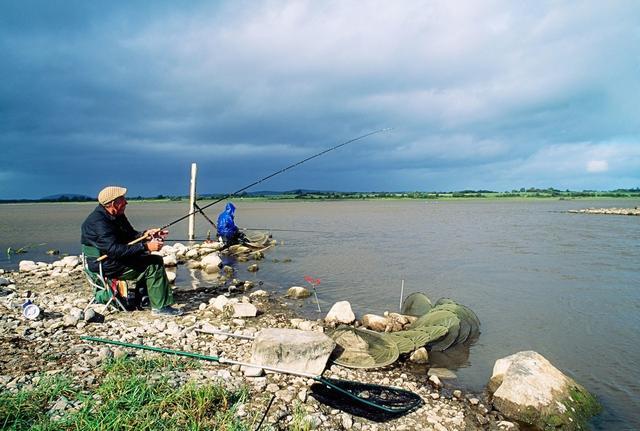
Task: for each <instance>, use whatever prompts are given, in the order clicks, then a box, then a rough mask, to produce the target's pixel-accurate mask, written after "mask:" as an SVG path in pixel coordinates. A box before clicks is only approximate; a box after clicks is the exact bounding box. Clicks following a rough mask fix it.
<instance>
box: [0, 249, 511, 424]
mask: <svg viewBox="0 0 640 431" xmlns="http://www.w3.org/2000/svg"><path fill="white" fill-rule="evenodd" d="M204 269H206V268H204ZM233 285H234V286H236V287H237V289H236V293H235V294H234V295H232V296H231V297H230V298H227V297H226V296H222V295H220V293H221V292H220V291H217V292H216V291H215V289H213V290H212V289H201V290H193V289H192V290H182V289H179V288H177V289H175V290H174V295H175V297H176V303H177V305H178V306H179V307H180V308H182V309H183V310H184V311H185V314H184V315H183V316H181V317H178V318H158V317H156V316H154V315H152V314H151V313H150V312H149V311H135V312H128V313H125V312H119V313H112V312H106V313H104V314H103V310H102V309H103V306H102V305H95V304H94V305H91V306H90V307H88V308H86V307H87V305H88V304H89V301H90V299H91V297H92V291H91V289H90V288H89V286H88V284H87V283H86V282H85V280H84V275H83V272H82V267H81V265H80V263H79V261H78V258H77V257H74V256H71V257H66V258H64V259H63V260H61V261H58V262H56V263H54V264H44V263H37V264H34V265H31V264H29V265H25V266H24V267H23V270H22V271H20V272H12V273H4V271H2V273H0V310H2V311H1V313H0V352H1V353H0V389H2V390H8V391H14V392H15V391H18V390H20V389H24V388H30V387H32V386H33V385H34V384H35V383H36V382H37V381H38V380H39V379H41V378H42V376H43V375H49V374H58V373H66V374H68V375H70V376H72V379H73V381H74V382H75V383H76V384H78V385H79V386H81V387H84V388H86V389H87V390H91V388H92V387H94V386H95V385H96V384H97V382H98V380H99V379H100V376H101V373H102V371H101V364H103V363H104V362H105V361H108V360H109V359H110V358H112V357H121V356H124V355H132V356H146V355H152V356H153V355H158V354H156V353H149V352H144V351H139V350H131V349H126V348H121V347H113V346H106V345H99V344H94V343H88V342H85V341H83V340H81V339H80V337H81V336H85V335H86V336H94V337H101V338H107V339H111V340H118V341H123V342H129V343H140V344H145V345H149V346H156V347H164V348H169V349H175V350H182V351H189V352H195V353H200V354H205V355H214V356H222V357H225V358H228V359H233V360H237V361H243V362H249V361H250V352H251V340H246V339H240V338H235V337H229V336H226V335H210V334H203V333H201V332H199V331H198V330H199V329H202V328H214V329H217V330H221V331H224V332H231V333H235V334H238V335H245V336H246V335H249V336H251V335H253V334H255V333H257V332H258V331H260V330H261V329H263V328H298V329H303V330H312V331H321V332H322V331H324V330H325V327H324V323H323V321H308V320H304V319H300V318H299V317H298V316H296V315H295V313H294V312H292V311H291V310H290V309H289V308H288V307H287V304H286V303H285V300H284V298H283V297H280V296H278V294H277V293H276V292H275V291H272V292H266V291H264V290H254V289H255V288H253V286H252V284H251V283H243V282H242V281H240V280H233ZM282 290H286V287H283V289H282ZM226 291H227V290H226V289H225V292H226ZM221 296H222V298H224V299H222V298H221ZM227 296H228V295H227ZM27 299H30V300H31V301H33V303H34V304H37V305H38V306H39V307H40V309H41V315H40V317H39V318H38V319H36V320H29V319H26V318H25V317H24V316H23V314H22V304H23V303H24V302H25V301H26V300H27ZM233 304H247V305H248V304H251V305H252V306H254V307H255V310H257V313H248V315H247V316H244V317H243V316H242V313H241V312H240V314H238V313H235V312H234V310H235V309H236V308H234V307H229V305H233ZM85 308H86V310H85ZM242 308H243V307H237V309H242ZM230 311H231V312H230ZM251 314H257V315H256V316H255V317H249V316H251ZM201 362H202V366H200V367H198V368H196V369H187V370H175V371H168V373H169V374H170V375H168V376H167V377H168V378H169V380H170V382H171V383H172V384H174V385H176V386H180V385H184V384H186V383H187V382H195V383H196V384H198V383H200V384H204V383H212V382H218V383H220V384H221V385H224V386H225V387H229V388H237V387H239V386H242V385H246V386H247V387H248V389H249V393H250V397H249V398H248V400H247V401H246V402H245V404H243V405H242V406H241V407H240V408H239V409H238V410H237V412H236V415H237V416H238V417H241V418H247V419H249V418H250V417H253V418H254V421H255V417H256V416H262V415H263V414H265V412H266V420H265V424H264V425H263V428H262V429H291V428H292V426H293V424H292V421H293V420H294V410H295V409H298V411H300V409H302V410H301V411H302V412H303V414H304V420H305V421H306V423H307V424H308V425H309V427H310V429H321V430H339V429H356V430H439V431H444V430H477V429H491V430H507V429H511V430H514V429H518V428H519V427H518V425H517V424H516V423H514V422H511V421H508V420H506V419H505V417H503V415H502V414H501V413H499V412H498V411H495V410H492V408H491V405H490V404H489V403H488V401H487V399H486V396H485V395H484V394H473V393H464V392H463V391H461V390H459V389H455V388H453V387H451V386H449V383H448V381H447V380H446V379H445V377H447V376H446V374H447V373H443V374H441V378H438V377H437V372H436V373H433V372H432V373H430V374H435V376H431V377H430V376H429V375H427V373H426V372H424V371H425V370H426V369H423V370H422V372H420V373H413V372H411V371H410V367H408V366H407V365H406V364H405V363H403V362H402V361H399V362H398V363H396V364H394V365H392V366H388V367H385V368H382V369H376V370H353V369H348V368H343V367H340V366H337V365H331V366H329V367H328V369H327V370H326V371H325V374H324V376H325V377H335V378H340V379H347V380H354V381H358V382H364V383H375V384H382V385H389V386H397V387H401V388H404V389H407V390H410V391H412V392H415V393H417V394H419V395H420V397H421V398H422V399H423V401H424V404H423V405H422V406H421V407H419V408H417V409H416V410H414V411H412V412H410V413H408V414H406V415H404V416H401V417H399V418H395V419H391V420H389V421H386V422H375V421H372V420H369V419H366V418H362V417H358V416H355V415H351V414H348V413H345V412H343V411H341V410H338V409H335V408H331V407H329V406H327V405H325V404H322V403H320V402H319V401H317V400H316V399H315V398H314V397H313V394H312V391H311V390H310V385H311V384H312V383H314V381H313V380H310V379H306V378H301V377H295V376H289V375H283V374H271V373H269V374H267V375H266V376H259V377H248V376H246V375H245V374H244V373H243V372H242V370H241V369H240V366H237V365H233V366H228V365H220V364H218V363H215V362H205V361H201ZM433 371H434V372H435V371H437V370H433ZM445 371H447V370H445ZM443 382H444V384H443ZM271 398H273V400H271ZM270 401H272V402H271V404H270ZM76 404H77V403H73V402H67V401H65V400H59V402H57V403H55V405H53V406H50V410H49V414H51V415H52V416H55V417H63V416H64V415H65V412H69V411H74V410H77V409H79V408H80V407H81V406H79V405H76ZM269 404H270V406H269V408H268V411H267V406H268V405H269Z"/></svg>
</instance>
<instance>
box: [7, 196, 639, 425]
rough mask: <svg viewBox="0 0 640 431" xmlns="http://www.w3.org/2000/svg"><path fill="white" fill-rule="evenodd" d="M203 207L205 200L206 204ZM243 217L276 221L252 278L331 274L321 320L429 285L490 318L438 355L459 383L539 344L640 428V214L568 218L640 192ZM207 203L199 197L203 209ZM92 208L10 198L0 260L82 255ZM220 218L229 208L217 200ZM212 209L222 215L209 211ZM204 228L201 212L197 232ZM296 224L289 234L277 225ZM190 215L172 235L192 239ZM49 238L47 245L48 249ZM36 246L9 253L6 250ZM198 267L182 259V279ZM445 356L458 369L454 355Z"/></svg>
mask: <svg viewBox="0 0 640 431" xmlns="http://www.w3.org/2000/svg"><path fill="white" fill-rule="evenodd" d="M205 203H206V202H203V203H202V204H205ZM234 203H235V204H236V206H237V208H238V209H237V213H236V222H237V223H238V225H239V226H244V227H249V228H257V229H262V228H264V229H271V233H272V234H273V236H274V238H275V239H277V240H278V241H279V245H278V246H277V247H276V248H275V249H273V250H271V251H269V252H267V259H265V260H264V261H263V262H261V263H260V271H259V272H258V273H255V274H249V273H246V272H243V271H242V267H240V274H241V278H249V279H251V278H255V279H256V280H260V281H263V282H264V287H266V288H267V289H271V290H273V289H275V290H278V291H282V292H283V291H284V290H286V289H287V288H288V287H290V286H293V285H301V286H304V285H305V281H304V276H305V275H311V276H313V277H315V278H319V279H320V280H321V284H320V285H319V286H318V288H317V291H318V295H319V299H320V306H321V308H322V311H323V313H318V312H317V308H316V304H315V303H314V302H313V301H312V300H308V301H307V302H305V303H304V304H303V305H302V306H301V307H300V308H299V312H300V313H301V314H303V315H304V316H306V317H308V318H313V319H315V318H319V317H321V316H324V313H326V312H327V311H328V309H329V308H330V307H331V305H332V304H333V303H334V302H336V301H339V300H348V301H350V302H351V304H352V307H353V309H354V312H355V313H356V315H358V316H361V315H362V314H364V313H378V314H382V313H383V312H384V311H385V310H389V311H397V310H398V307H399V301H400V290H401V284H402V280H404V293H405V296H406V295H408V294H410V293H412V292H418V291H420V292H424V293H426V294H427V295H428V296H429V297H430V298H431V299H432V300H433V301H435V300H437V299H438V298H439V297H443V296H444V297H450V298H452V299H454V300H455V301H457V302H460V303H462V304H465V305H467V306H469V307H470V308H471V309H473V310H474V311H475V312H476V314H477V315H478V316H479V318H480V321H481V323H482V327H481V330H482V334H481V336H480V339H479V340H478V342H477V343H476V344H475V345H473V346H472V347H471V348H470V349H469V350H468V351H464V352H457V353H456V354H452V355H450V356H448V357H441V358H436V359H437V360H440V361H443V362H444V364H445V365H448V366H450V367H451V368H453V369H455V370H456V373H457V374H458V384H459V385H460V386H461V387H467V388H470V389H473V390H481V389H482V388H483V386H484V385H485V384H486V382H487V381H488V379H489V377H490V376H491V371H492V367H493V363H494V362H495V360H496V359H498V358H501V357H504V356H507V355H510V354H512V353H515V352H518V351H522V350H535V351H537V352H539V353H541V354H542V355H543V356H545V357H546V358H547V359H549V360H550V361H551V362H552V363H553V364H554V365H555V366H556V367H558V368H559V369H561V370H563V371H564V372H565V373H566V374H568V375H569V376H571V377H573V378H575V379H576V380H577V381H578V382H579V383H581V384H582V385H584V386H586V387H587V388H588V389H589V390H591V391H592V392H593V393H595V394H596V395H597V396H598V398H599V399H600V401H601V402H602V404H603V405H604V412H603V413H602V414H601V415H600V416H598V417H597V418H596V419H595V420H594V422H593V426H594V428H596V429H607V430H608V429H640V419H639V418H638V415H637V412H638V411H639V410H640V396H639V395H640V383H639V382H640V343H639V341H640V336H638V329H637V328H638V326H639V325H640V313H639V311H640V218H638V217H629V216H613V215H608V216H605V215H586V214H569V213H566V211H567V210H569V209H578V208H588V207H632V206H637V205H639V204H640V201H637V200H622V201H616V200H598V201H589V200H566V201H560V200H524V201H522V200H519V201H515V200H514V201H500V200H498V201H496V200H491V201H483V200H462V201H453V200H452V201H431V200H429V201H385V200H373V201H329V202H327V201H318V202H309V201H300V202H298V201H281V202H280V201H266V202H256V201H241V200H238V201H234ZM201 206H202V205H201ZM186 207H187V203H186V202H166V203H136V202H133V203H130V205H129V207H128V209H127V214H128V216H129V219H130V220H131V222H132V224H133V225H134V226H136V227H138V228H139V229H142V228H144V227H149V226H157V225H162V224H166V223H168V222H170V221H172V220H174V219H177V218H178V217H180V216H182V215H183V214H185V213H186V212H187V209H186ZM92 209H93V204H86V203H83V204H16V205H0V250H1V251H2V257H1V258H0V267H4V268H15V267H16V265H17V262H18V261H19V260H21V259H29V260H47V259H49V260H50V259H51V258H50V257H49V256H47V255H46V254H44V252H45V251H46V250H47V249H52V248H55V249H59V250H60V251H61V252H63V253H71V254H77V253H79V245H78V241H79V226H80V224H81V223H82V221H83V219H84V218H85V217H86V215H87V214H88V213H89V212H90V211H91V210H92ZM212 209H215V211H214V212H212V213H210V216H213V217H215V216H216V214H215V212H217V211H220V210H221V209H222V204H218V205H216V206H215V207H213V208H212ZM213 217H212V218H213ZM207 229H208V226H207V222H206V221H205V220H204V219H203V218H199V219H197V235H198V237H199V238H203V237H204V236H205V235H206V232H207ZM285 229H286V230H289V231H280V230H285ZM185 237H186V222H180V223H178V224H176V225H175V226H173V227H172V232H171V236H170V238H175V239H179V238H185ZM41 243H46V245H39V244H41ZM26 245H33V246H32V248H30V249H29V252H28V253H26V254H20V255H17V256H11V258H10V259H9V258H7V256H6V254H5V253H4V251H5V250H6V249H7V247H13V248H17V247H22V246H26ZM191 280H192V274H189V273H188V270H187V269H186V268H184V267H181V269H180V272H179V273H178V280H177V285H178V286H181V285H189V283H191V282H192V281H191ZM447 362H448V364H447Z"/></svg>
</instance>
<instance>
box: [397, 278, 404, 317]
mask: <svg viewBox="0 0 640 431" xmlns="http://www.w3.org/2000/svg"><path fill="white" fill-rule="evenodd" d="M403 296H404V280H402V285H401V286H400V307H399V308H398V310H399V311H400V312H401V313H402V297H403Z"/></svg>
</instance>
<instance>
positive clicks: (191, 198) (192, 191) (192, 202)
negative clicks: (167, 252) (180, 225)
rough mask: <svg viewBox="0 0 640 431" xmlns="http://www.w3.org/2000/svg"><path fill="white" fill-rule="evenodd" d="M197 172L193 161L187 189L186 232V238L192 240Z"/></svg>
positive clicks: (194, 221) (194, 222)
mask: <svg viewBox="0 0 640 431" xmlns="http://www.w3.org/2000/svg"><path fill="white" fill-rule="evenodd" d="M197 172H198V167H197V166H196V164H195V163H191V189H190V191H189V214H191V215H190V216H189V232H188V233H187V238H188V239H189V240H193V239H194V238H195V235H194V233H193V231H194V229H195V225H196V214H195V211H196V207H195V204H196V173H197Z"/></svg>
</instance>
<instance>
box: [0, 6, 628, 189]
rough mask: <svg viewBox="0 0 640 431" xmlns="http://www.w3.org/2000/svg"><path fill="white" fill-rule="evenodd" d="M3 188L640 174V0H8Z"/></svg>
mask: <svg viewBox="0 0 640 431" xmlns="http://www.w3.org/2000/svg"><path fill="white" fill-rule="evenodd" d="M0 59H1V60H0V149H1V153H0V199H16V198H40V197H43V196H48V195H52V194H57V193H78V194H85V195H89V196H96V195H97V193H98V191H99V190H100V189H101V188H102V187H105V186H107V185H122V186H125V187H127V188H128V189H129V195H132V196H138V195H142V196H156V195H159V194H163V195H187V194H188V192H189V178H190V170H191V163H197V165H198V182H197V184H198V192H199V193H202V194H206V193H230V192H233V191H235V190H238V189H240V188H242V187H244V186H246V185H248V184H251V183H252V182H254V181H256V180H258V179H260V178H263V177H265V176H267V175H269V174H271V173H273V172H276V171H278V170H280V169H282V168H283V167H286V166H288V165H290V164H293V163H295V162H297V161H299V160H302V159H305V158H307V157H309V156H311V155H314V154H316V153H319V152H321V151H323V150H325V149H327V148H330V147H333V146H335V145H339V144H341V143H343V142H346V141H348V140H350V139H353V138H356V137H358V136H361V135H364V134H367V133H369V132H372V131H376V130H379V129H383V128H392V130H390V131H387V132H381V133H377V134H375V135H372V136H369V137H367V138H364V139H360V140H358V141H356V142H353V143H350V144H349V145H346V146H344V147H341V148H339V149H337V150H335V151H331V152H329V153H327V154H325V155H323V156H321V157H318V158H316V159H313V160H311V161H308V162H306V163H304V164H302V165H300V166H298V167H296V168H294V169H291V170H289V171H287V172H285V173H283V174H280V175H277V176H275V177H274V178H272V179H269V180H267V181H265V182H263V183H262V184H260V185H259V186H257V187H256V188H254V189H250V190H254V191H256V190H292V189H299V188H304V189H313V190H336V191H452V190H464V189H475V190H478V189H485V190H496V191H507V190H512V189H519V188H521V187H539V188H547V187H555V188H558V189H561V190H564V189H571V190H584V189H595V190H612V189H616V188H635V187H640V97H639V96H640V2H638V1H634V0H631V1H615V0H612V1H536V2H514V1H500V0H496V1H488V0H486V1H450V0H444V1H439V0H433V1H411V0H406V1H388V0H385V1H367V0H362V1H348V0H341V1H331V0H328V1H304V0H299V1H258V0H256V1H242V0H240V1H209V2H198V1H189V2H175V1H160V0H156V1H136V0H132V1H95V2H94V1H91V2H89V1H85V0H81V1H74V0H64V1H61V0H42V1H33V0H19V1H14V0H4V1H2V2H1V3H0Z"/></svg>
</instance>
